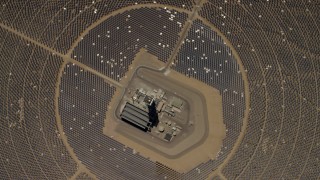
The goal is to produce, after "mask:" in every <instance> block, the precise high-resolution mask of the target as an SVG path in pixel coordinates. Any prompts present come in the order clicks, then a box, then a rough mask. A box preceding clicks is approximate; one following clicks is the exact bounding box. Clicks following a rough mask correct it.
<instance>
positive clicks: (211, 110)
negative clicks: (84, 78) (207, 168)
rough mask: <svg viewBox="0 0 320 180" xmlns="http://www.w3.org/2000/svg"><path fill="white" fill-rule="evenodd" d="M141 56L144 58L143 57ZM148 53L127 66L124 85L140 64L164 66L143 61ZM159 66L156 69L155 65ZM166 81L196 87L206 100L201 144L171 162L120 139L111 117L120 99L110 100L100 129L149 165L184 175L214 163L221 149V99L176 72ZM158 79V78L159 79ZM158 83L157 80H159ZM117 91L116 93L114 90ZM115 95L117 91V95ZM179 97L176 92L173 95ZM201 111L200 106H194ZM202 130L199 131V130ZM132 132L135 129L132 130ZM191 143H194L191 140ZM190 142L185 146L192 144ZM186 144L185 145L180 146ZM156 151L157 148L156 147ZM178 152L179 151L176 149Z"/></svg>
mask: <svg viewBox="0 0 320 180" xmlns="http://www.w3.org/2000/svg"><path fill="white" fill-rule="evenodd" d="M144 54H145V56H144ZM148 54H149V53H147V52H145V51H143V50H141V51H140V54H139V55H138V56H137V58H135V60H134V61H136V62H133V63H132V65H131V66H130V70H129V71H128V73H127V74H128V75H127V78H126V79H125V82H122V81H121V82H120V83H121V84H122V83H127V82H128V79H131V77H129V76H130V75H132V74H133V71H134V70H136V69H137V68H138V66H139V65H141V64H146V63H151V64H153V65H156V64H157V66H158V67H164V66H165V64H164V63H162V62H161V61H158V60H157V59H156V57H153V59H149V58H145V57H152V55H148ZM159 63H160V64H162V65H160V66H159V65H158V64H159ZM165 74H166V75H165V76H166V77H168V78H171V79H172V80H173V81H176V82H179V83H182V84H184V85H185V86H186V85H187V86H191V87H197V89H198V90H199V91H200V92H201V94H203V96H204V99H205V100H206V103H205V104H206V109H207V117H208V121H207V124H206V125H205V126H207V128H208V131H207V135H206V136H205V138H204V139H203V140H202V142H201V143H198V144H197V146H195V147H192V148H190V149H191V150H189V151H187V152H186V153H182V154H181V155H179V156H178V157H175V158H168V157H166V156H165V155H163V154H162V153H158V152H156V151H154V150H152V149H150V148H147V146H144V145H142V144H141V143H139V142H137V141H135V140H133V138H130V136H124V135H123V134H121V133H118V132H117V131H116V126H117V125H118V123H117V121H118V120H117V119H116V117H115V116H114V108H116V107H117V105H118V103H119V101H120V98H121V96H118V95H119V94H118V95H117V96H114V99H112V101H111V103H110V104H109V107H112V109H109V110H108V112H107V115H106V122H105V125H106V126H105V127H104V134H106V135H107V136H109V137H112V138H113V139H115V140H117V141H119V142H121V143H123V144H125V145H127V146H128V147H131V148H132V149H135V150H136V151H137V152H139V154H141V155H142V156H144V157H146V158H149V159H151V160H152V161H157V162H160V163H162V164H165V165H166V166H168V167H170V168H172V169H174V170H176V171H178V172H181V173H184V172H187V171H189V170H191V169H192V168H194V167H195V166H197V165H199V164H200V163H203V162H206V161H208V160H209V159H215V158H216V155H217V154H218V152H219V150H220V148H221V145H222V140H223V138H224V137H225V125H224V124H223V119H222V118H223V117H222V99H221V96H220V94H219V91H218V90H216V89H214V88H212V87H210V86H207V85H206V84H204V83H202V82H200V81H198V80H196V79H193V78H188V77H186V76H184V75H182V74H180V73H178V72H175V71H172V70H169V71H167V72H166V73H165ZM159 78H161V77H159ZM159 80H160V79H159ZM117 91H118V90H117ZM118 92H119V93H120V92H121V90H119V91H118ZM177 93H179V92H177ZM195 106H199V107H201V105H195ZM198 128H199V129H198V133H199V132H201V131H204V130H205V129H204V128H205V127H204V126H200V125H199V126H198ZM201 128H202V129H201ZM133 130H136V129H133ZM193 140H194V139H193ZM193 140H191V141H190V142H189V143H192V141H193ZM184 143H188V142H184ZM159 148H160V147H159ZM180 150H181V149H180Z"/></svg>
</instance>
